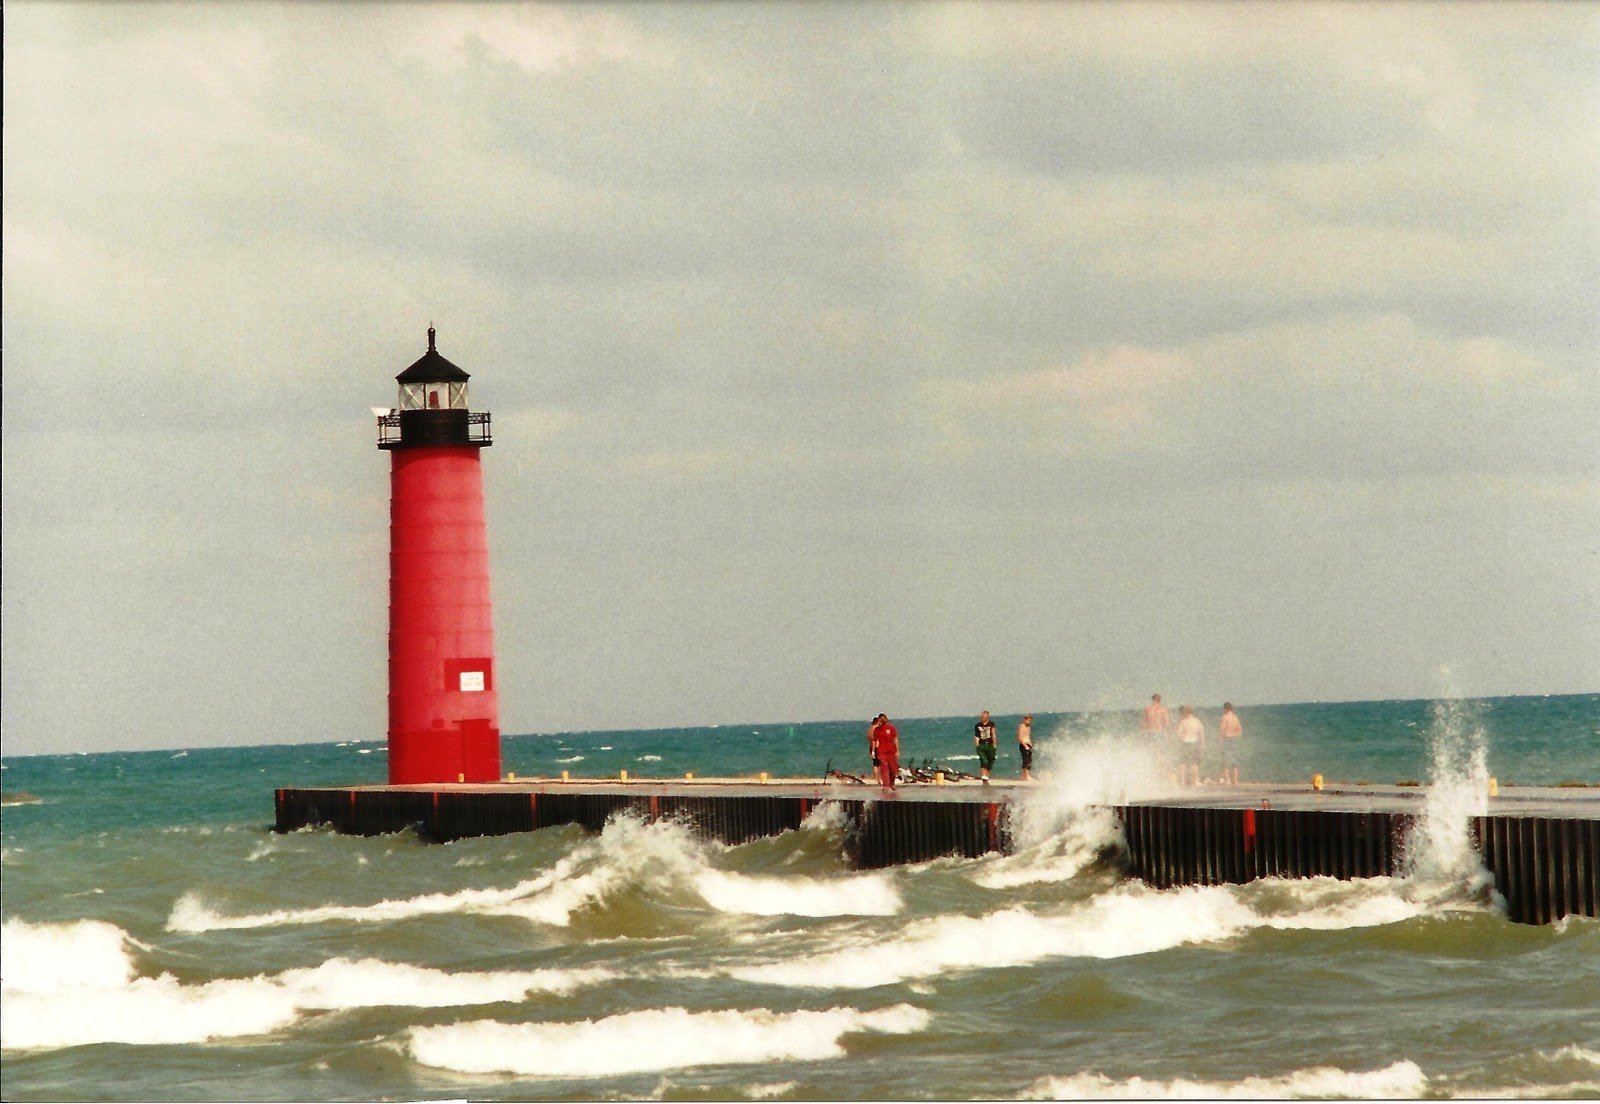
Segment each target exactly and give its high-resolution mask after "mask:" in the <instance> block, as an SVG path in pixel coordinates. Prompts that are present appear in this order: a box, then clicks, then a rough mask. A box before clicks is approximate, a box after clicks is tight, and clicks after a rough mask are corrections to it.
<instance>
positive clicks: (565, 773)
mask: <svg viewBox="0 0 1600 1104" xmlns="http://www.w3.org/2000/svg"><path fill="white" fill-rule="evenodd" d="M561 781H563V782H566V781H568V777H567V772H566V771H562V772H561Z"/></svg>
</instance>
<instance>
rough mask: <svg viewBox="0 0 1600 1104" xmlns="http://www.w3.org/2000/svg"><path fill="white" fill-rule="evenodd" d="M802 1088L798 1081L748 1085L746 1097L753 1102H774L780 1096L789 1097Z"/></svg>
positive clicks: (745, 1092)
mask: <svg viewBox="0 0 1600 1104" xmlns="http://www.w3.org/2000/svg"><path fill="white" fill-rule="evenodd" d="M799 1087H800V1082H798V1081H778V1082H775V1083H773V1084H763V1085H746V1086H745V1087H744V1095H745V1096H746V1097H748V1098H749V1099H751V1100H774V1099H776V1098H777V1097H780V1096H788V1095H789V1094H790V1093H792V1092H794V1091H795V1090H796V1089H798V1088H799Z"/></svg>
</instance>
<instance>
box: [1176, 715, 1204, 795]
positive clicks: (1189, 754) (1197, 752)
mask: <svg viewBox="0 0 1600 1104" xmlns="http://www.w3.org/2000/svg"><path fill="white" fill-rule="evenodd" d="M1178 713H1179V717H1178V785H1180V786H1190V785H1193V786H1198V785H1199V784H1200V757H1201V756H1202V755H1203V754H1205V750H1206V726H1205V725H1203V724H1201V723H1200V718H1199V717H1196V716H1195V715H1194V706H1192V705H1185V706H1181V707H1179V709H1178ZM1191 776H1192V777H1193V779H1194V781H1193V782H1190V781H1189V779H1190V777H1191Z"/></svg>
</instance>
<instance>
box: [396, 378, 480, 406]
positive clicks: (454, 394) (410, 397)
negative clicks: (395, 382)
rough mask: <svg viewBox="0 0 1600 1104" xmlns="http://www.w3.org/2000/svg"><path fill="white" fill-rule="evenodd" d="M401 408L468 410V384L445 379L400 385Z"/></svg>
mask: <svg viewBox="0 0 1600 1104" xmlns="http://www.w3.org/2000/svg"><path fill="white" fill-rule="evenodd" d="M400 409H401V410H466V409H467V385H466V382H465V381H462V382H460V383H454V382H447V381H444V380H439V381H431V382H426V383H402V384H401V385H400Z"/></svg>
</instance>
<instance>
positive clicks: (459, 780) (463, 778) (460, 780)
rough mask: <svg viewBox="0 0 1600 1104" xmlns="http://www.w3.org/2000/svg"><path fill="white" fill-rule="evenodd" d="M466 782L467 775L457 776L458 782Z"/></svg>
mask: <svg viewBox="0 0 1600 1104" xmlns="http://www.w3.org/2000/svg"><path fill="white" fill-rule="evenodd" d="M466 780H467V776H466V775H464V774H457V775H456V781H457V782H465V781H466Z"/></svg>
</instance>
